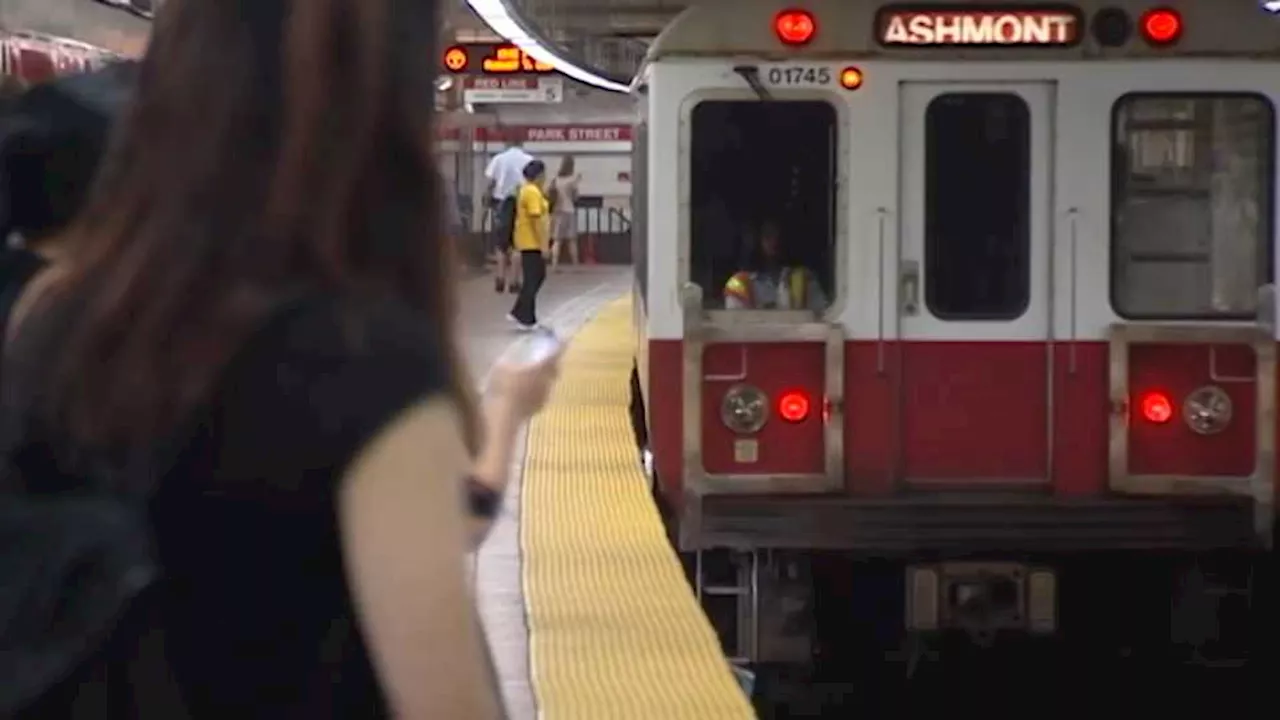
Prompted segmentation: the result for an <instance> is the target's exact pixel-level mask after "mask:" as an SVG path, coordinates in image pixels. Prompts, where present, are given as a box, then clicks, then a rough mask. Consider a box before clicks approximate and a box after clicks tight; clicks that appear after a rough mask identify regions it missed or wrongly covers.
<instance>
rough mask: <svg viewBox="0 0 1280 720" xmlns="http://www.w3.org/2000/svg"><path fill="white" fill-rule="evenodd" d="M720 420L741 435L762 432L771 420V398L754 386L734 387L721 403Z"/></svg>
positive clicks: (742, 385)
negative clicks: (761, 429)
mask: <svg viewBox="0 0 1280 720" xmlns="http://www.w3.org/2000/svg"><path fill="white" fill-rule="evenodd" d="M720 420H721V422H723V423H724V426H725V427H727V428H729V429H730V430H732V431H734V432H736V433H738V434H739V435H751V434H752V433H757V432H760V428H762V427H764V424H765V423H766V422H768V420H769V396H768V395H765V394H764V391H763V390H761V389H760V388H758V387H755V386H754V385H747V384H745V383H744V384H741V385H734V386H733V387H731V388H729V392H727V393H725V394H724V400H722V401H721V402H720Z"/></svg>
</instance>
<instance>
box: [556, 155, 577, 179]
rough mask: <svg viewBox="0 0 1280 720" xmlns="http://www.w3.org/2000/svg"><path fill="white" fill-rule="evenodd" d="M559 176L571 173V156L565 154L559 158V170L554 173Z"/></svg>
mask: <svg viewBox="0 0 1280 720" xmlns="http://www.w3.org/2000/svg"><path fill="white" fill-rule="evenodd" d="M556 174H557V175H558V176H559V177H569V176H570V175H572V174H573V156H572V155H565V156H564V157H562V158H560V171H559V172H557V173H556Z"/></svg>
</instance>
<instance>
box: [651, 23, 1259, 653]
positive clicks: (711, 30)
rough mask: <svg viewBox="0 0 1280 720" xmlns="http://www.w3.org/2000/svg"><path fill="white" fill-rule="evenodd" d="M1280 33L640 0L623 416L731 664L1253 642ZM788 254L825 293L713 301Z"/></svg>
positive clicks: (1202, 647)
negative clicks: (1014, 646)
mask: <svg viewBox="0 0 1280 720" xmlns="http://www.w3.org/2000/svg"><path fill="white" fill-rule="evenodd" d="M1278 60H1280V16H1274V15H1272V14H1270V13H1269V12H1267V11H1266V10H1265V9H1264V8H1263V7H1261V6H1260V5H1259V4H1256V3H1248V2H1241V3H1201V2H1193V1H1192V0H1184V1H1178V0H1170V1H1169V2H1164V3H1154V2H1146V1H1144V0H1105V1H1103V0H1080V1H1079V2H1075V3H1055V4H1045V3H1029V2H1016V1H1015V2H999V3H986V4H975V3H965V2H955V1H953V2H939V3H909V4H893V3H876V2H868V1H866V0H808V1H806V2H802V3H796V4H795V6H790V5H787V4H784V3H780V2H775V1H772V0H740V1H739V2H736V3H714V2H707V3H695V4H693V5H692V6H691V7H689V8H688V9H686V10H685V11H684V12H683V13H682V14H680V15H679V16H678V17H677V18H675V19H674V20H673V21H672V22H671V23H670V24H669V25H668V26H667V27H666V29H665V30H664V31H663V32H662V33H661V34H660V35H659V36H658V37H657V39H656V40H655V42H654V43H653V44H652V46H651V48H650V50H649V54H648V57H647V59H646V62H645V64H644V67H643V70H642V71H641V73H640V74H639V75H638V76H637V78H636V80H635V82H634V83H633V87H632V90H633V92H634V94H635V97H636V99H637V102H638V105H639V108H640V116H639V118H640V119H639V120H638V122H637V126H636V128H635V133H634V137H635V138H636V142H635V149H634V153H635V154H634V159H633V165H634V168H633V173H632V177H633V181H634V185H635V193H636V194H635V198H634V201H633V202H634V217H635V224H634V226H633V243H634V246H635V247H634V250H633V255H634V257H635V258H636V263H635V273H636V274H635V283H634V303H633V306H634V315H635V321H634V328H635V336H636V357H635V369H634V372H633V374H632V377H631V386H632V388H631V389H632V398H633V401H632V408H633V412H632V419H633V423H634V425H635V430H636V437H637V443H638V445H639V446H640V449H641V456H642V457H643V459H644V464H645V467H646V469H647V471H648V473H649V477H650V480H651V482H652V489H653V492H654V495H655V498H656V500H657V502H658V504H659V506H660V508H661V510H662V512H663V515H664V519H665V521H666V524H667V527H668V530H669V534H670V537H671V541H672V543H673V544H674V546H675V548H676V549H677V550H678V551H679V552H680V553H681V554H682V557H683V558H684V559H685V561H686V567H687V569H688V574H689V577H690V581H691V583H692V584H693V586H694V588H695V589H696V592H697V594H698V595H699V597H700V598H701V599H702V601H703V603H704V606H705V607H706V608H707V611H708V614H709V616H710V617H711V618H712V619H713V621H714V623H715V624H716V626H717V629H718V630H719V631H720V633H721V637H722V640H723V642H724V644H725V646H726V651H727V653H728V654H729V655H730V656H731V657H733V658H736V659H737V660H739V661H741V662H743V663H748V664H752V665H756V666H765V665H769V664H775V663H782V664H788V663H811V662H815V661H822V660H823V659H824V658H842V657H845V656H850V657H848V658H846V659H858V657H861V656H862V655H865V654H867V653H870V654H871V655H873V656H874V657H870V658H869V659H871V660H873V661H874V660H876V659H877V658H880V657H884V656H892V655H893V654H894V653H903V652H909V651H910V650H909V649H910V648H913V647H920V641H921V639H925V640H933V639H936V640H937V641H938V642H940V643H945V642H947V641H950V640H955V641H956V642H960V643H965V644H972V643H990V642H999V641H1002V640H1003V639H1006V638H1007V639H1011V640H1016V641H1018V642H1028V643H1037V642H1046V643H1048V642H1065V641H1067V640H1075V639H1081V640H1082V641H1090V642H1092V641H1095V640H1096V641H1097V642H1100V643H1103V645H1105V646H1107V647H1114V648H1134V647H1143V648H1146V647H1152V648H1157V649H1158V654H1159V655H1160V656H1161V657H1168V658H1169V659H1171V660H1174V661H1176V662H1191V663H1198V664H1212V665H1218V664H1232V663H1240V662H1243V661H1246V660H1248V658H1250V657H1251V656H1252V657H1256V655H1257V653H1259V652H1262V651H1263V650H1265V648H1263V649H1259V646H1260V645H1261V642H1260V640H1259V638H1260V637H1262V636H1263V635H1264V634H1265V633H1262V632H1261V630H1260V629H1259V628H1261V627H1262V626H1261V625H1260V623H1263V622H1266V621H1267V619H1266V618H1264V617H1262V615H1263V613H1261V612H1259V611H1258V609H1259V607H1260V606H1265V605H1266V603H1265V602H1264V601H1263V596H1264V595H1266V594H1267V593H1269V592H1270V587H1271V581H1270V576H1269V574H1268V572H1267V568H1268V567H1269V565H1268V564H1267V563H1268V561H1269V559H1270V557H1271V547H1272V543H1273V538H1274V524H1275V518H1276V509H1275V502H1274V497H1275V483H1276V454H1275V447H1276V439H1277V431H1278V429H1277V426H1276V393H1277V386H1276V378H1277V375H1276V373H1277V367H1276V348H1277V337H1278V336H1277V328H1276V323H1275V303H1276V300H1275V294H1274V292H1273V291H1272V282H1273V279H1274V276H1275V240H1276V227H1275V208H1276V203H1277V195H1276V191H1277V189H1276V182H1275V164H1276V119H1275V115H1276V109H1275V108H1276V103H1277V100H1280V64H1278V63H1277V61H1278ZM770 234H774V235H776V236H775V237H773V238H772V240H769V238H767V237H766V236H768V235H770ZM769 243H771V244H772V245H773V246H774V249H773V250H772V251H771V252H772V253H773V254H772V255H771V256H769V257H768V258H766V260H767V261H766V262H761V260H760V257H761V249H762V248H763V247H764V246H765V245H766V244H769ZM795 269H800V270H803V275H804V277H807V278H810V286H811V287H810V292H812V291H813V290H819V289H820V290H821V291H822V292H820V293H814V295H813V296H820V300H819V301H817V302H812V301H805V302H795V301H794V300H795V298H794V297H792V296H791V295H789V294H788V293H786V292H781V291H775V292H774V293H773V295H772V297H773V300H768V299H767V297H766V296H767V295H768V293H765V292H764V291H763V290H762V291H761V292H760V293H759V295H760V297H759V298H757V299H755V300H753V301H751V302H748V303H745V304H744V303H741V302H737V303H728V302H726V295H727V291H726V288H731V289H732V286H733V283H734V282H737V281H738V280H741V279H742V278H743V277H744V275H743V273H744V272H745V273H746V275H745V277H746V279H747V280H749V281H752V282H757V283H760V287H761V288H764V287H766V285H765V284H764V283H767V282H768V281H769V278H770V277H775V279H776V278H777V277H780V275H777V274H776V273H775V271H777V272H779V273H780V272H783V271H784V270H795ZM771 273H773V275H771ZM735 279H737V280H735ZM782 285H783V282H782V281H781V280H777V281H776V282H775V283H774V288H775V290H776V289H777V288H778V287H781V286H782ZM738 290H741V288H738ZM833 598H834V599H833ZM1126 651H1128V650H1126ZM911 652H913V651H911ZM855 656H856V657H855ZM863 659H868V658H863Z"/></svg>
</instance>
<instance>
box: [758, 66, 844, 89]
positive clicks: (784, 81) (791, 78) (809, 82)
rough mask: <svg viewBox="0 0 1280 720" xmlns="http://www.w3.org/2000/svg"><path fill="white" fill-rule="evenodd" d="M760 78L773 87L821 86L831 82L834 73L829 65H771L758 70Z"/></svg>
mask: <svg viewBox="0 0 1280 720" xmlns="http://www.w3.org/2000/svg"><path fill="white" fill-rule="evenodd" d="M760 78H761V79H762V80H764V84H765V85H772V86H775V87H823V86H826V85H830V84H831V81H832V80H834V79H835V74H834V73H833V72H832V71H831V68H829V67H818V66H816V65H772V66H768V67H765V68H763V69H762V70H761V71H760Z"/></svg>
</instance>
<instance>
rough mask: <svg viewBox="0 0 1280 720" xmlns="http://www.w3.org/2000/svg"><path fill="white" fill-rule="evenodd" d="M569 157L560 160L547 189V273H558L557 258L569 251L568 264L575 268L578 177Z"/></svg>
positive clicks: (580, 178)
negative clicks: (549, 237) (548, 261)
mask: <svg viewBox="0 0 1280 720" xmlns="http://www.w3.org/2000/svg"><path fill="white" fill-rule="evenodd" d="M573 166H574V163H573V156H572V155H565V156H564V158H563V159H561V160H560V170H559V172H557V173H556V176H555V177H554V178H552V180H551V185H550V186H549V187H548V189H547V200H548V201H550V203H551V272H553V273H554V272H559V270H560V256H561V255H563V254H564V248H565V246H566V245H567V246H568V247H569V260H570V262H572V263H573V264H574V265H577V264H578V186H579V185H580V184H581V183H582V176H581V175H579V174H577V173H576V172H574V167H573Z"/></svg>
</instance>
